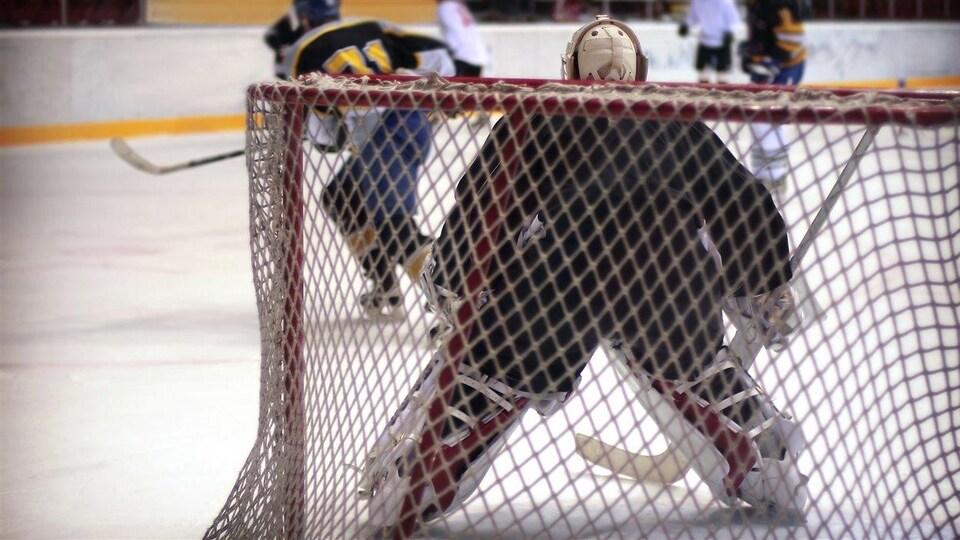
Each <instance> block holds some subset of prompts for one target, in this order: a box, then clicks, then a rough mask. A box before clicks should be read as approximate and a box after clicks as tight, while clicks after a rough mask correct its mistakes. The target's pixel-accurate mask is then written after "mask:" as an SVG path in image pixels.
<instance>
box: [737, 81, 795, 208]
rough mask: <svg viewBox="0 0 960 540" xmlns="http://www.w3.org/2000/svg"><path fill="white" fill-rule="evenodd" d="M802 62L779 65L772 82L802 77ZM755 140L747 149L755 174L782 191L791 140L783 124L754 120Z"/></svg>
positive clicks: (788, 166) (776, 190) (783, 82)
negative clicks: (786, 65) (780, 66)
mask: <svg viewBox="0 0 960 540" xmlns="http://www.w3.org/2000/svg"><path fill="white" fill-rule="evenodd" d="M803 66H804V64H803V63H800V64H798V65H796V66H791V67H787V68H780V70H779V72H778V73H777V74H776V75H775V76H774V78H773V80H772V81H771V84H777V85H785V84H791V85H792V84H799V83H800V81H801V79H802V78H803ZM750 131H751V132H752V133H753V137H754V140H755V141H756V144H754V146H753V149H752V151H751V153H750V160H751V161H750V165H751V167H750V168H751V170H752V172H753V174H754V176H756V177H757V179H759V180H760V181H761V182H763V183H765V184H766V185H767V187H768V188H769V189H770V191H772V192H775V193H780V192H782V191H783V190H784V189H785V188H786V185H785V184H784V180H785V179H786V176H787V174H788V173H789V172H790V163H789V161H788V157H789V150H790V146H789V145H790V141H789V140H788V138H787V133H786V131H785V129H784V126H783V125H779V124H767V123H761V122H755V123H751V124H750Z"/></svg>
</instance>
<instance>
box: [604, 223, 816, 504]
mask: <svg viewBox="0 0 960 540" xmlns="http://www.w3.org/2000/svg"><path fill="white" fill-rule="evenodd" d="M696 236H699V235H696ZM668 242H669V245H670V250H669V251H670V252H671V253H672V254H673V255H674V256H675V258H676V259H677V260H676V262H669V261H664V262H666V265H664V263H663V262H659V261H658V262H657V264H656V266H659V267H660V268H659V275H660V276H662V277H663V279H660V280H657V281H656V285H655V286H654V288H653V289H652V290H650V291H649V297H650V298H651V299H652V300H653V303H651V304H650V305H649V306H645V305H644V304H641V305H640V310H639V312H640V313H641V314H643V313H644V312H648V313H651V315H649V321H644V320H640V321H639V324H638V326H639V327H640V328H644V329H645V331H644V332H641V333H640V334H639V335H638V336H635V337H634V339H633V340H632V341H630V342H629V347H622V348H621V350H620V352H621V354H622V358H621V361H623V362H625V363H626V364H627V365H628V366H629V369H630V372H631V373H633V374H634V375H635V376H636V378H637V380H638V381H639V390H638V399H639V401H640V403H641V404H642V405H643V406H644V407H645V408H646V409H647V411H648V412H649V413H650V415H651V417H652V418H653V419H654V420H655V422H656V423H657V424H658V426H659V427H660V428H661V429H662V430H663V432H664V433H665V434H666V435H667V436H668V437H669V438H670V439H671V441H672V442H673V443H674V444H675V445H676V446H677V447H678V449H679V451H680V452H681V453H683V454H684V455H685V456H686V458H687V460H688V461H690V462H691V464H692V465H693V467H694V470H696V472H697V473H698V474H699V475H700V477H701V478H702V479H703V480H704V481H705V482H706V483H707V485H708V486H709V487H710V489H711V491H712V492H713V493H714V495H715V496H717V497H718V498H719V499H720V500H722V501H723V502H725V503H727V504H731V503H733V502H734V501H735V500H736V499H741V500H744V501H746V502H748V503H750V504H752V505H754V506H758V507H775V508H776V509H778V510H781V511H799V510H801V509H802V507H803V505H804V503H805V500H806V492H805V488H804V482H805V478H804V477H803V476H802V475H801V474H800V473H799V470H798V469H797V467H796V458H797V455H798V454H799V452H800V450H801V448H802V446H803V441H802V435H801V433H800V431H799V429H797V428H796V426H795V425H794V424H793V423H792V422H790V421H789V420H788V419H787V418H786V417H784V416H783V415H782V414H780V412H779V411H778V410H777V409H776V407H774V406H773V404H772V402H771V401H770V400H769V399H768V398H767V397H766V396H765V395H764V394H763V393H762V391H761V390H760V389H759V386H758V385H757V383H756V382H755V381H754V380H753V379H752V378H751V377H750V375H749V374H748V373H747V371H746V369H744V367H743V365H742V364H741V362H740V360H739V359H738V358H736V357H735V356H734V355H733V354H732V353H731V352H730V351H729V350H728V349H727V348H726V347H719V349H718V346H719V345H721V344H722V340H723V327H722V320H721V318H720V301H719V298H720V294H719V293H720V291H722V289H723V288H722V286H721V284H720V281H721V279H720V272H719V269H718V268H717V266H716V264H715V259H714V253H711V252H710V251H709V250H708V249H704V246H703V245H702V244H701V242H700V241H699V240H697V238H696V237H695V236H694V234H691V231H688V230H683V229H678V230H677V231H676V234H675V235H673V236H672V238H671V239H669V240H668ZM661 288H662V290H660V289H661ZM668 293H669V295H670V298H671V301H669V302H660V301H657V299H658V298H659V297H661V296H665V295H666V294H668ZM654 322H655V323H656V324H657V325H659V327H660V329H657V328H655V325H652V324H650V323H654ZM636 337H639V339H636Z"/></svg>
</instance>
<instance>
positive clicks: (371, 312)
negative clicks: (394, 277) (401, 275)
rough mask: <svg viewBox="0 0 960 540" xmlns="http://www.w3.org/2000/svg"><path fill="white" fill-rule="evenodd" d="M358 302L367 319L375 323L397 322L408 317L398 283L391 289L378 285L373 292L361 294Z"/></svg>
mask: <svg viewBox="0 0 960 540" xmlns="http://www.w3.org/2000/svg"><path fill="white" fill-rule="evenodd" d="M358 302H359V303H360V307H362V308H363V311H364V312H365V313H366V314H367V317H369V318H370V319H371V320H374V321H397V320H400V319H403V318H404V317H405V316H406V310H405V309H404V306H403V292H402V291H401V290H400V286H399V285H398V284H396V283H394V285H393V287H391V288H389V289H384V288H383V286H382V284H376V285H374V286H373V287H372V288H371V290H369V291H367V292H365V293H362V294H360V297H359V298H358Z"/></svg>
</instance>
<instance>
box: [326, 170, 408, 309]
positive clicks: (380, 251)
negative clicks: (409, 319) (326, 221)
mask: <svg viewBox="0 0 960 540" xmlns="http://www.w3.org/2000/svg"><path fill="white" fill-rule="evenodd" d="M362 157H363V154H361V155H360V156H354V157H353V158H351V159H350V160H349V161H348V162H347V163H346V164H345V165H344V166H343V168H342V169H341V170H340V171H339V172H338V173H337V174H336V175H335V177H334V179H333V180H332V181H331V182H330V183H329V184H328V185H327V186H325V187H324V190H323V192H322V194H321V199H320V200H321V205H322V206H323V209H324V211H325V212H326V214H327V215H328V216H330V217H331V218H332V219H333V220H334V223H336V225H337V228H338V230H339V231H340V234H341V235H343V237H344V239H345V240H346V242H347V246H348V247H349V249H350V252H351V253H352V254H353V256H354V257H355V259H356V260H357V262H358V263H359V265H360V267H361V270H362V271H363V274H364V276H365V277H366V278H367V279H368V280H369V281H370V287H369V289H368V290H367V291H365V292H363V293H361V295H360V298H359V301H360V304H361V306H362V307H363V308H364V310H365V311H366V312H367V314H368V315H370V316H371V317H382V316H395V315H398V314H399V313H400V312H402V297H401V295H400V289H399V283H398V281H397V278H396V274H395V273H394V270H393V265H392V264H390V260H389V257H388V254H387V252H386V250H385V249H384V247H383V246H382V244H381V243H380V241H379V239H378V235H377V231H376V228H375V226H374V224H373V221H372V219H371V217H370V213H369V212H368V210H367V208H366V203H365V197H364V193H363V192H362V190H361V187H360V183H359V181H358V178H360V177H362V176H363V175H364V174H365V173H364V164H363V161H362Z"/></svg>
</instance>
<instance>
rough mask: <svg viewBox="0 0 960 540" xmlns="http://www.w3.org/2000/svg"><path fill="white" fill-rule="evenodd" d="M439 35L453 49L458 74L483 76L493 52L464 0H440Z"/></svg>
mask: <svg viewBox="0 0 960 540" xmlns="http://www.w3.org/2000/svg"><path fill="white" fill-rule="evenodd" d="M437 23H438V24H439V25H440V35H441V37H442V38H443V41H445V42H446V43H447V46H448V47H450V51H451V52H452V53H453V63H454V65H455V66H456V68H457V77H481V76H482V75H483V68H484V66H486V65H487V64H489V63H490V52H489V51H488V50H487V44H486V43H485V42H484V41H483V36H481V35H480V28H479V27H478V26H477V21H476V19H474V17H473V13H471V12H470V8H468V7H467V5H466V4H465V3H464V2H463V0H437Z"/></svg>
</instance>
